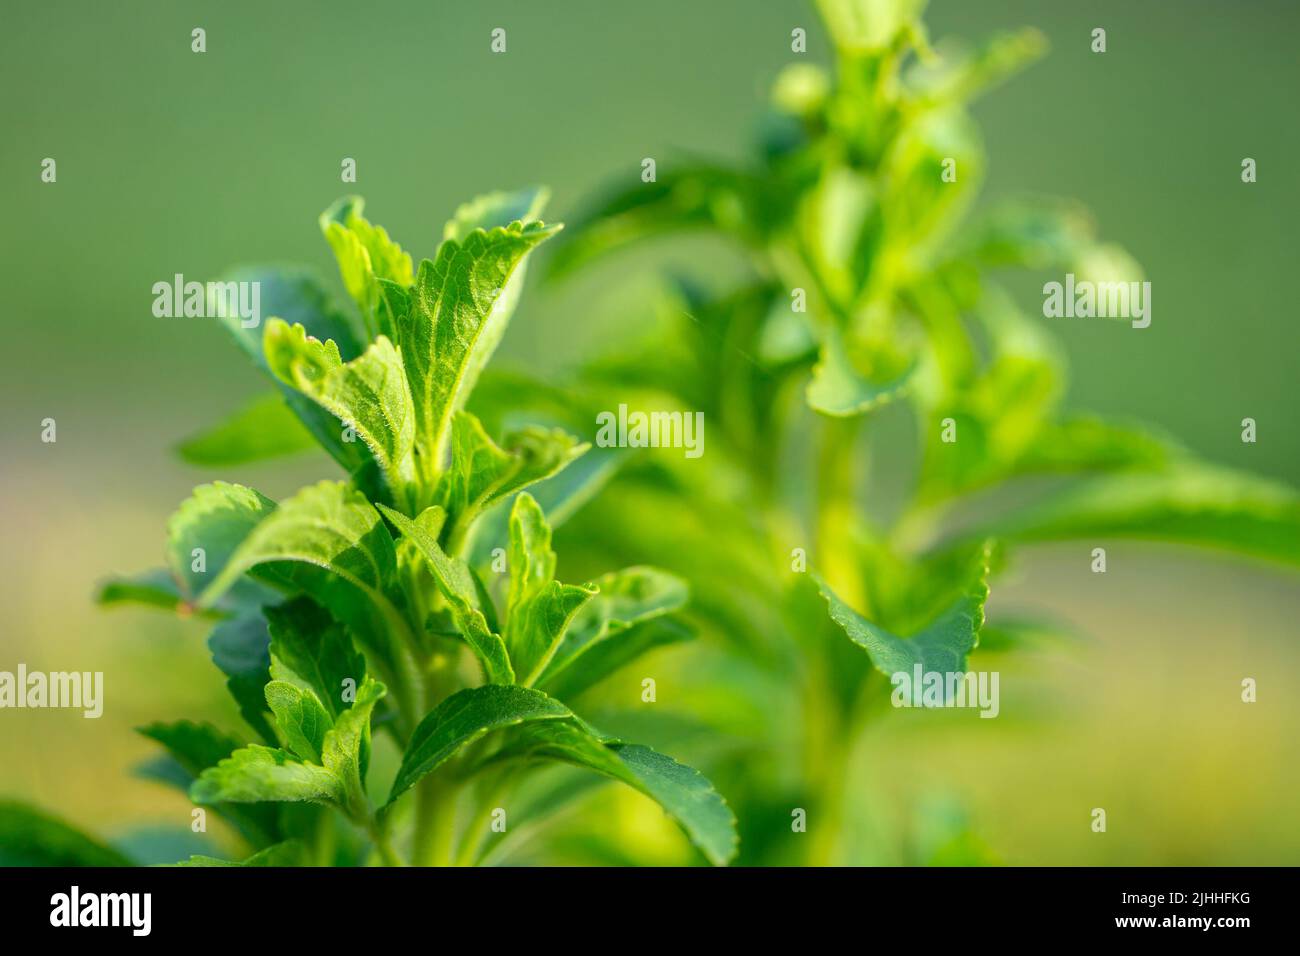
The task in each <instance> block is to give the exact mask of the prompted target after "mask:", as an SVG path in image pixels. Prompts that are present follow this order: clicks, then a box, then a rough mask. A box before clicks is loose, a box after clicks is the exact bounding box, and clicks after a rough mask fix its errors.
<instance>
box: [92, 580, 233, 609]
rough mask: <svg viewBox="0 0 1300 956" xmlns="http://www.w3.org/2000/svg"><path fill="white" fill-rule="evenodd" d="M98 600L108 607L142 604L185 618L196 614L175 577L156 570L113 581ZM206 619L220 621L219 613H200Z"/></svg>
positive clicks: (97, 596)
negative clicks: (216, 618) (172, 612)
mask: <svg viewBox="0 0 1300 956" xmlns="http://www.w3.org/2000/svg"><path fill="white" fill-rule="evenodd" d="M95 600H96V601H97V602H98V603H100V604H102V605H105V606H112V605H114V604H143V605H145V606H146V607H156V608H161V609H163V610H164V611H174V612H176V613H177V614H180V615H182V616H188V615H190V614H194V613H196V611H195V608H194V606H193V605H192V604H191V603H190V600H189V597H188V596H187V595H186V594H184V593H183V592H182V591H181V588H180V585H179V584H177V583H176V578H175V577H174V576H173V575H172V573H171V572H170V571H168V570H166V569H164V568H155V569H154V570H152V571H144V572H141V573H140V574H137V575H134V576H132V577H126V578H112V579H110V580H108V581H105V582H104V583H103V584H102V585H100V588H99V593H98V594H97V595H96V596H95ZM197 613H198V614H200V615H201V616H203V617H221V615H222V612H221V611H218V610H211V609H209V610H203V611H198V612H197Z"/></svg>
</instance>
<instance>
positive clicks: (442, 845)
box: [411, 774, 457, 866]
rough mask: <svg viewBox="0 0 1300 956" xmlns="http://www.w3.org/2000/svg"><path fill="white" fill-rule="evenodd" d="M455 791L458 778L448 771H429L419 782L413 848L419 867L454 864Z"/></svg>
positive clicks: (416, 796)
mask: <svg viewBox="0 0 1300 956" xmlns="http://www.w3.org/2000/svg"><path fill="white" fill-rule="evenodd" d="M456 794H457V788H456V783H455V781H454V780H452V779H451V778H450V777H449V776H447V775H445V774H430V775H429V776H427V777H425V778H424V779H423V780H421V781H420V782H419V783H418V784H416V786H415V835H414V838H413V841H412V851H411V855H412V858H413V859H414V861H415V865H416V866H450V865H451V846H452V835H453V830H454V829H455V825H456Z"/></svg>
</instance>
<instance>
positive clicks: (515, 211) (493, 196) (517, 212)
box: [408, 186, 551, 284]
mask: <svg viewBox="0 0 1300 956" xmlns="http://www.w3.org/2000/svg"><path fill="white" fill-rule="evenodd" d="M550 198H551V191H550V190H549V189H546V188H545V187H543V186H534V187H531V188H528V189H520V190H517V191H516V192H492V193H485V194H484V195H482V196H476V197H474V198H473V199H471V200H470V201H469V202H467V203H462V204H461V205H460V206H459V207H458V208H457V209H456V212H455V214H454V215H453V216H452V217H451V219H449V220H448V221H447V224H446V225H445V226H444V227H443V230H442V238H443V240H447V239H452V240H455V241H456V242H464V241H465V238H466V237H467V236H469V234H470V233H471V232H473V231H474V230H475V229H483V230H487V229H495V228H497V227H505V226H508V225H510V224H511V223H512V222H535V221H536V220H538V219H540V218H541V215H542V210H543V209H545V208H546V203H547V202H548V201H549V200H550ZM408 284H409V283H408Z"/></svg>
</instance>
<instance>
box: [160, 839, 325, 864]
mask: <svg viewBox="0 0 1300 956" xmlns="http://www.w3.org/2000/svg"><path fill="white" fill-rule="evenodd" d="M305 858H306V853H305V852H304V850H303V846H302V844H301V843H299V842H298V841H297V840H285V841H283V842H281V843H276V844H274V845H272V846H268V847H267V848H266V849H265V850H259V851H258V852H256V853H254V854H253V855H252V856H250V857H248V858H247V859H244V860H219V859H217V858H216V857H214V856H200V855H195V856H191V857H190V858H189V859H188V860H186V861H184V862H182V863H177V864H176V866H276V867H282V866H301V865H302V864H303V861H304V859H305Z"/></svg>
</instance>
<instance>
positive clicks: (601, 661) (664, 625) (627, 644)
mask: <svg viewBox="0 0 1300 956" xmlns="http://www.w3.org/2000/svg"><path fill="white" fill-rule="evenodd" d="M597 599H599V595H597ZM694 639H695V632H694V631H692V630H691V629H690V628H688V627H686V626H684V625H683V624H681V623H679V622H677V621H676V620H674V619H672V618H664V617H661V618H653V619H650V620H647V621H644V622H642V623H639V624H634V625H633V626H632V627H630V628H628V629H627V630H625V631H618V632H617V640H600V641H596V642H594V643H592V644H590V645H588V647H587V649H586V650H584V651H583V652H582V654H581V656H580V657H579V658H578V660H579V661H580V666H578V667H565V668H564V669H563V670H560V671H558V672H556V673H555V674H550V673H549V669H548V673H546V674H544V675H543V676H542V678H541V679H539V681H538V686H544V688H545V690H546V692H547V693H548V694H551V695H553V696H555V697H559V698H561V699H563V700H569V699H571V698H573V697H576V696H577V695H578V694H581V693H582V692H583V691H585V690H587V689H588V688H589V687H592V686H594V685H596V684H597V683H599V682H600V681H602V680H604V679H605V678H606V677H608V676H609V675H611V674H613V673H614V672H615V671H617V670H619V669H620V668H622V667H624V666H626V665H627V664H630V663H631V662H632V661H634V660H637V659H638V658H639V657H641V656H642V655H644V654H647V653H649V652H650V651H652V650H654V649H655V648H657V647H664V646H666V645H669V644H680V643H683V642H685V641H690V640H694Z"/></svg>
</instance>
